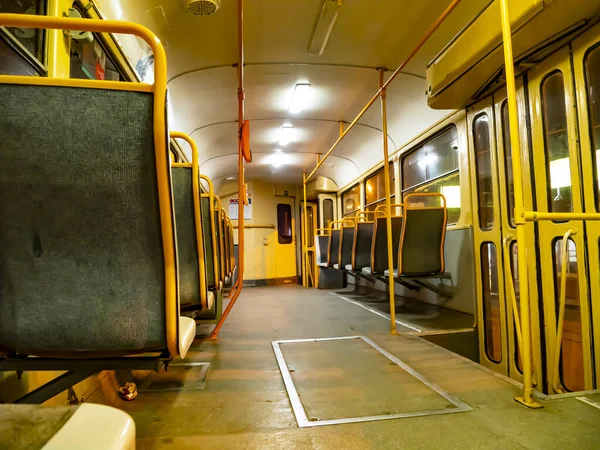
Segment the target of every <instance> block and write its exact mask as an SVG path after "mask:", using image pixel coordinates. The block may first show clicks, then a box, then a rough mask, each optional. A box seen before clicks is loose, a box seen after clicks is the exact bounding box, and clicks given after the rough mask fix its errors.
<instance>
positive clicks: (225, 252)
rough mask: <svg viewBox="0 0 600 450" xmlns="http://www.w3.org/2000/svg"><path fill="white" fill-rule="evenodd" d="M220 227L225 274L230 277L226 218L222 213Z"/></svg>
mask: <svg viewBox="0 0 600 450" xmlns="http://www.w3.org/2000/svg"><path fill="white" fill-rule="evenodd" d="M221 227H222V228H223V261H224V263H225V274H226V275H227V276H228V277H229V276H231V267H230V266H229V263H230V262H231V261H230V259H229V227H228V226H227V216H226V215H225V212H223V214H222V216H221Z"/></svg>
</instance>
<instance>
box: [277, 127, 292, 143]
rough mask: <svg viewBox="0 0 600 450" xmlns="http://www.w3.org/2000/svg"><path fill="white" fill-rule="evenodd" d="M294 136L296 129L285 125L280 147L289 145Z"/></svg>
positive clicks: (280, 137) (280, 138)
mask: <svg viewBox="0 0 600 450" xmlns="http://www.w3.org/2000/svg"><path fill="white" fill-rule="evenodd" d="M293 136H294V127H293V126H291V125H284V126H283V127H281V135H280V136H279V145H288V144H289V143H290V142H291V141H292V138H293Z"/></svg>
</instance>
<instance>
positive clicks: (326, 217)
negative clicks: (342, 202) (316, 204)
mask: <svg viewBox="0 0 600 450" xmlns="http://www.w3.org/2000/svg"><path fill="white" fill-rule="evenodd" d="M331 222H333V200H331V199H330V198H326V199H325V200H323V226H324V227H325V228H329V224H330V223H331Z"/></svg>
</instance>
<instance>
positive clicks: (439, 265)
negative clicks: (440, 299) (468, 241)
mask: <svg viewBox="0 0 600 450" xmlns="http://www.w3.org/2000/svg"><path fill="white" fill-rule="evenodd" d="M445 236H446V212H445V209H444V208H424V209H418V208H414V209H413V208H406V210H405V212H404V226H403V230H402V237H401V245H400V247H399V249H398V258H399V261H400V265H399V271H400V277H419V276H426V275H435V274H439V273H441V272H443V271H444V240H445ZM396 267H398V266H396ZM397 274H398V272H397V271H396V276H398V275H397Z"/></svg>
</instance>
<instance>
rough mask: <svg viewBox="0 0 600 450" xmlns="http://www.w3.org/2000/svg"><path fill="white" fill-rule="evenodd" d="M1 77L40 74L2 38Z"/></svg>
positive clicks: (0, 48)
mask: <svg viewBox="0 0 600 450" xmlns="http://www.w3.org/2000/svg"><path fill="white" fill-rule="evenodd" d="M0 75H23V76H39V73H38V72H37V71H36V70H35V69H34V68H33V67H32V66H31V65H30V64H29V63H28V62H27V60H26V59H25V58H23V57H22V56H21V55H20V54H19V53H18V52H16V51H15V50H13V49H12V48H11V47H10V46H9V45H8V44H7V43H6V42H4V40H3V39H2V36H0Z"/></svg>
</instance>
